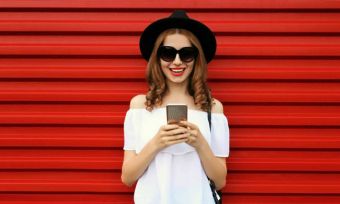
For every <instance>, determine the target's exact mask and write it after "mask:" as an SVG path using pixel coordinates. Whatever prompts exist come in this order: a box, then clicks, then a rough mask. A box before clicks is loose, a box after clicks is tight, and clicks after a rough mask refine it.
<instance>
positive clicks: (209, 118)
mask: <svg viewBox="0 0 340 204" xmlns="http://www.w3.org/2000/svg"><path fill="white" fill-rule="evenodd" d="M208 121H209V128H210V131H211V111H210V110H209V111H208Z"/></svg>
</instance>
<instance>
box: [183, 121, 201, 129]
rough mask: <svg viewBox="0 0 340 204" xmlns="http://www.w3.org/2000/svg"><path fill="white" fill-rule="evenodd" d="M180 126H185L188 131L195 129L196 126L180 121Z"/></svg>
mask: <svg viewBox="0 0 340 204" xmlns="http://www.w3.org/2000/svg"><path fill="white" fill-rule="evenodd" d="M180 124H183V125H185V126H186V127H189V128H190V129H197V127H196V125H194V124H193V123H190V122H188V121H184V120H183V121H180Z"/></svg>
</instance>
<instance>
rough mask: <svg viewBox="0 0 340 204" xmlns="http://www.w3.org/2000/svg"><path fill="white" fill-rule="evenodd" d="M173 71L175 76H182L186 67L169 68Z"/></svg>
mask: <svg viewBox="0 0 340 204" xmlns="http://www.w3.org/2000/svg"><path fill="white" fill-rule="evenodd" d="M169 69H170V71H171V74H172V75H174V76H181V75H183V73H184V71H185V68H169Z"/></svg>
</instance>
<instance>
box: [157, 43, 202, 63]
mask: <svg viewBox="0 0 340 204" xmlns="http://www.w3.org/2000/svg"><path fill="white" fill-rule="evenodd" d="M177 53H178V54H179V58H180V59H181V61H183V62H186V63H188V62H191V61H193V60H194V59H195V58H196V57H197V55H198V49H197V48H196V47H183V48H181V49H180V50H177V49H175V48H174V47H171V46H160V47H159V48H158V50H157V56H158V57H159V58H161V59H162V60H164V61H166V62H172V61H174V60H175V58H176V55H177Z"/></svg>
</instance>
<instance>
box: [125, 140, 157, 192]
mask: <svg viewBox="0 0 340 204" xmlns="http://www.w3.org/2000/svg"><path fill="white" fill-rule="evenodd" d="M157 152H158V150H157V148H156V147H155V146H154V145H153V144H152V141H150V142H149V143H147V144H146V145H145V147H144V148H143V149H142V151H141V152H140V153H139V154H137V155H135V156H134V157H132V158H129V160H128V161H126V162H124V164H123V167H122V181H123V183H124V184H125V185H127V186H131V185H133V184H134V183H135V182H136V181H137V180H138V178H139V177H140V176H142V175H143V173H144V172H145V170H146V169H147V168H148V166H149V164H150V163H151V161H152V160H153V159H154V157H155V156H156V154H157Z"/></svg>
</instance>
